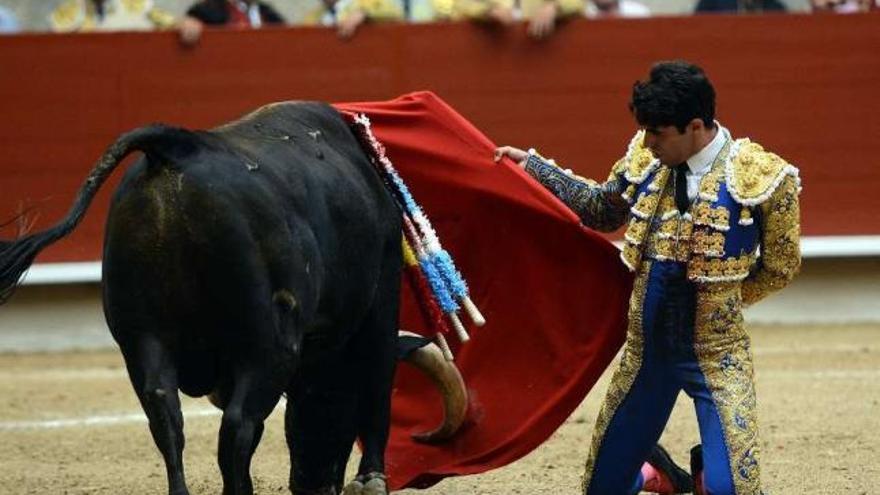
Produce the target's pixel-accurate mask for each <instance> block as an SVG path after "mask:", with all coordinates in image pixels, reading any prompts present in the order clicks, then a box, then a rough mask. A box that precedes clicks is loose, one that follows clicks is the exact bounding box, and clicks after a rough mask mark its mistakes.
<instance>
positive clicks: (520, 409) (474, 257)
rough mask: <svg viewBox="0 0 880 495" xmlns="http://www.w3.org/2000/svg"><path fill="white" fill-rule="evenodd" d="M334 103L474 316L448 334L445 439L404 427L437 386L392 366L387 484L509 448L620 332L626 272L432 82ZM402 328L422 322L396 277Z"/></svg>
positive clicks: (540, 432) (434, 420) (517, 446)
mask: <svg viewBox="0 0 880 495" xmlns="http://www.w3.org/2000/svg"><path fill="white" fill-rule="evenodd" d="M336 107H337V108H338V109H339V110H342V111H349V112H358V113H364V114H366V115H367V116H368V117H369V118H370V120H371V121H372V124H373V132H374V133H375V135H376V137H377V138H378V139H379V141H381V142H382V143H383V144H384V145H385V147H386V154H387V156H388V158H389V159H391V161H392V162H393V163H394V165H395V167H396V168H397V170H398V171H399V173H400V175H401V177H403V179H404V181H405V182H406V183H407V185H408V186H409V188H410V190H411V191H412V193H413V196H414V197H415V199H416V201H417V202H418V203H419V204H420V205H421V206H422V207H423V208H424V210H425V213H426V214H427V216H428V218H430V220H431V222H432V223H433V225H434V228H435V229H436V230H437V233H438V235H439V237H440V241H441V242H442V243H443V247H445V248H446V249H447V250H448V251H449V252H450V253H451V255H452V256H453V259H454V260H455V262H456V265H457V266H458V268H459V270H460V271H461V273H462V274H463V275H464V277H465V279H466V280H467V282H468V285H469V287H470V292H471V298H472V299H473V301H474V302H475V303H476V305H477V306H478V307H479V308H480V309H481V310H482V312H483V314H484V315H485V317H486V320H487V324H486V326H485V327H483V328H474V327H473V326H472V325H470V326H469V331H470V334H471V337H472V340H471V341H470V342H469V343H467V344H466V345H464V346H460V347H459V346H458V343H457V339H456V338H455V336H454V335H451V336H448V340H449V342H450V344H451V345H452V346H453V351H454V352H455V356H456V364H457V365H458V367H459V369H460V370H461V374H462V376H463V377H464V380H465V383H466V384H467V387H468V390H469V393H470V411H469V413H468V420H467V422H466V424H465V427H464V429H463V430H462V431H461V432H460V433H459V434H458V435H457V436H456V437H454V438H453V439H451V440H450V441H448V442H447V443H444V444H441V445H436V446H431V445H423V444H419V443H416V442H414V441H413V440H411V438H410V434H411V433H412V432H422V431H428V430H431V429H432V428H433V427H434V426H436V425H437V424H439V422H440V420H441V415H442V407H441V399H440V396H439V394H438V393H437V392H436V389H435V388H434V387H433V386H432V385H431V384H430V382H428V380H427V379H425V378H424V377H422V376H420V375H419V374H418V373H417V372H415V371H413V370H412V369H410V368H409V367H408V366H400V367H399V368H398V373H397V377H396V380H395V385H394V392H393V394H394V395H393V400H392V419H391V438H390V440H389V443H388V450H387V454H386V468H387V474H388V476H389V484H390V487H391V489H394V490H396V489H400V488H404V487H419V488H425V487H428V486H431V485H433V484H435V483H437V482H438V481H440V480H441V479H443V478H445V477H447V476H455V475H463V474H473V473H480V472H484V471H488V470H490V469H494V468H497V467H500V466H504V465H506V464H508V463H511V462H513V461H515V460H517V459H519V458H520V457H522V456H524V455H526V454H528V453H529V452H531V451H532V450H533V449H535V448H536V447H537V446H539V445H540V444H541V443H543V442H544V441H545V440H546V439H547V438H548V437H549V436H550V435H551V434H552V433H553V432H554V431H555V430H556V429H557V428H558V427H559V426H560V425H561V424H562V423H563V422H564V421H565V420H566V418H568V416H569V415H571V413H572V412H573V411H574V409H575V408H576V407H577V406H578V405H579V404H580V403H581V401H582V400H583V399H584V397H585V396H586V394H587V392H589V390H590V389H591V388H592V386H593V384H594V383H595V382H596V380H597V379H598V378H599V375H601V374H602V371H603V370H604V369H605V368H606V367H607V366H608V364H609V362H610V361H611V359H612V358H613V357H614V355H615V353H616V352H617V350H618V348H619V347H620V345H621V344H622V342H623V337H624V333H625V324H626V307H627V300H628V298H629V294H630V290H631V277H630V276H629V274H628V273H627V271H626V270H625V269H624V267H623V265H622V263H621V262H620V261H619V259H618V251H617V249H616V248H615V247H614V246H613V245H612V244H611V243H609V242H608V241H607V240H605V239H604V238H603V237H601V236H599V235H598V234H596V233H595V232H593V231H591V230H588V229H586V228H585V227H583V226H582V225H581V224H580V222H579V221H578V218H577V217H576V216H575V214H574V213H572V212H571V211H570V210H569V209H568V208H566V207H565V206H564V205H563V204H562V203H561V202H560V201H559V200H557V199H556V198H555V197H554V196H553V195H552V194H551V193H550V192H548V191H547V190H546V189H544V188H543V187H542V186H541V185H540V184H538V183H537V182H536V181H534V180H533V179H531V178H530V177H529V176H528V175H527V174H526V173H525V172H523V171H522V170H520V169H519V168H518V167H517V166H516V165H515V164H513V163H511V162H510V161H505V162H502V163H501V164H494V163H493V162H492V153H493V150H494V149H495V144H493V143H492V142H491V141H490V140H489V139H488V138H486V136H484V135H483V134H482V133H481V132H480V131H479V130H477V129H476V128H475V127H474V126H473V125H472V124H470V123H469V122H468V121H467V120H465V119H464V118H463V117H462V116H461V115H459V114H458V113H456V112H455V110H453V109H452V108H451V107H449V106H448V105H447V104H446V103H444V102H443V101H442V100H440V98H438V97H437V96H436V95H434V94H433V93H428V92H421V93H413V94H409V95H405V96H403V97H400V98H398V99H396V100H392V101H387V102H367V103H343V104H338V105H336ZM462 319H463V320H465V323H466V325H467V323H469V322H468V321H466V320H467V318H466V317H465V316H462ZM401 328H403V329H407V330H412V331H415V332H419V333H425V331H426V328H425V324H424V322H423V320H422V318H421V315H420V313H419V310H418V307H417V305H416V303H415V300H414V299H413V293H412V291H411V290H409V289H408V288H407V287H406V284H405V286H404V295H403V305H402V308H401ZM584 434H587V433H586V432H585V433H584Z"/></svg>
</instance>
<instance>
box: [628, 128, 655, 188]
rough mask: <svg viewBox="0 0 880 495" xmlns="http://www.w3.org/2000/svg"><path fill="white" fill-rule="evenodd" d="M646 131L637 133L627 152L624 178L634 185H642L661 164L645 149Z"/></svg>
mask: <svg viewBox="0 0 880 495" xmlns="http://www.w3.org/2000/svg"><path fill="white" fill-rule="evenodd" d="M644 140H645V131H644V130H640V131H638V132H636V135H635V136H633V138H632V140H631V141H630V142H629V147H628V148H627V151H626V157H625V158H624V160H626V169H625V171H624V174H623V176H624V177H625V178H626V180H627V181H629V182H631V183H633V184H641V183H642V182H644V181H645V179H647V178H648V176H649V175H650V174H651V172H652V171H654V169H655V168H657V166H658V165H659V164H660V161H659V160H657V159H655V158H654V155H653V154H651V151H650V150H648V149H647V148H645V147H644V145H643V143H644Z"/></svg>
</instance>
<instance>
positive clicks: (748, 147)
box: [725, 139, 800, 206]
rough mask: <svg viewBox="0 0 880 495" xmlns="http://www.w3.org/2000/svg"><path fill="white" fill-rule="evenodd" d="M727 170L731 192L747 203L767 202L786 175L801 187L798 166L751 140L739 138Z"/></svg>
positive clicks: (751, 204) (741, 201)
mask: <svg viewBox="0 0 880 495" xmlns="http://www.w3.org/2000/svg"><path fill="white" fill-rule="evenodd" d="M725 173H726V179H727V189H728V191H730V194H731V195H732V196H733V199H734V200H736V202H737V203H739V204H741V205H743V206H755V205H759V204H761V203H763V202H764V201H767V199H769V198H770V196H771V195H773V192H774V191H776V188H778V187H779V185H780V184H782V181H783V179H785V177H786V176H791V177H794V178H795V180H796V181H797V183H798V190H800V178H799V177H798V169H797V167H795V166H794V165H791V164H789V163H788V162H786V161H785V160H783V159H782V158H780V157H779V156H777V155H775V154H773V153H771V152H769V151H765V150H764V148H763V147H761V145H760V144H758V143H753V142H751V141H750V140H749V139H737V140H736V141H735V143H734V146H732V149H731V150H730V157H729V159H728V161H727V167H726V170H725Z"/></svg>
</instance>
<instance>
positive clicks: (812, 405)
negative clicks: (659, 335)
mask: <svg viewBox="0 0 880 495" xmlns="http://www.w3.org/2000/svg"><path fill="white" fill-rule="evenodd" d="M753 335H754V343H755V346H754V347H755V354H756V358H755V359H756V368H757V375H758V403H759V416H760V420H761V425H762V435H763V441H764V457H763V458H764V467H763V473H764V474H763V476H764V480H765V490H766V491H767V492H768V493H772V494H777V495H786V494H791V495H794V494H797V495H802V494H848V495H849V494H854V495H858V494H868V493H877V492H878V482H880V428H878V426H880V419H878V418H880V326H845V327H777V328H766V327H764V328H755V329H753ZM607 378H608V377H607V376H606V377H603V379H602V381H601V382H600V383H599V385H598V386H597V388H596V389H594V391H593V392H592V393H591V394H590V397H589V398H588V399H587V400H586V401H585V402H584V404H583V405H581V407H580V408H579V409H578V410H577V411H576V412H575V413H574V414H573V415H572V417H571V418H570V419H569V420H568V421H567V422H566V423H565V424H564V425H563V426H562V428H560V429H559V431H558V432H557V433H556V434H555V435H554V436H553V437H551V438H550V440H549V441H547V442H546V443H545V444H544V445H543V446H541V447H540V448H539V449H537V450H536V451H535V452H533V453H532V454H530V455H529V456H527V457H525V458H523V459H521V460H520V461H518V462H516V463H514V464H512V465H510V466H508V467H506V468H503V469H499V470H496V471H494V472H490V473H486V474H483V475H478V476H470V477H464V478H458V479H450V480H446V481H443V482H442V483H440V484H439V485H437V486H435V487H434V488H432V489H430V490H425V491H423V492H419V491H416V490H407V491H404V492H400V493H405V494H410V495H414V494H417V493H424V494H426V495H428V494H441V493H442V494H517V493H521V494H533V493H539V494H576V493H578V486H579V478H580V476H581V468H582V464H583V461H584V456H585V454H586V449H587V442H588V441H589V436H590V433H591V431H592V425H593V419H594V418H595V415H596V412H597V409H598V407H599V403H600V401H601V399H602V396H603V394H604V391H605V388H606V386H607ZM184 411H185V413H186V415H187V418H186V435H187V446H186V451H185V456H186V465H187V477H188V481H189V486H190V489H191V491H192V493H193V494H206V493H212V494H214V493H219V492H220V475H219V471H218V468H217V466H216V462H215V456H216V436H217V429H218V425H219V415H217V414H216V413H215V412H214V411H213V410H212V407H211V406H210V405H209V404H208V403H207V401H205V400H192V399H188V400H185V402H184ZM282 418H283V413H282V411H281V410H280V408H279V409H278V410H276V411H275V412H274V413H273V414H272V416H271V417H270V419H269V421H268V424H267V429H266V434H265V435H264V437H263V441H262V443H261V445H260V448H259V449H258V451H257V454H256V456H255V458H254V464H253V470H252V472H253V475H254V479H255V484H256V487H257V492H258V493H287V489H286V485H287V476H288V457H287V452H286V447H285V443H284V434H283V422H282ZM697 438H698V437H697V429H696V422H695V417H694V413H693V408H692V407H691V404H690V403H689V401H688V400H687V397H686V396H684V395H683V394H682V395H681V396H680V399H679V403H678V404H677V406H676V409H675V411H674V412H673V416H672V419H671V421H670V423H669V426H668V427H667V430H666V433H665V434H664V437H663V440H662V441H663V443H664V444H665V445H666V446H667V447H668V448H669V450H670V451H671V452H672V453H673V456H674V457H675V458H676V459H677V460H678V461H679V462H681V463H683V464H684V463H686V461H687V451H688V449H689V448H690V446H691V445H692V444H694V443H696V442H697ZM0 466H2V469H0V493H2V494H9V495H12V494H119V493H125V494H132V495H138V494H156V493H163V492H164V491H165V489H166V482H165V470H164V467H163V465H162V461H161V458H160V455H159V453H158V450H156V448H155V446H154V445H153V441H152V439H151V437H150V435H149V432H148V430H147V426H146V422H145V419H144V416H143V412H142V411H141V410H140V407H139V405H138V403H137V400H136V398H135V396H134V394H133V392H132V391H131V389H130V386H129V384H128V379H127V377H126V374H125V370H124V368H123V366H122V360H121V357H120V356H119V354H118V353H117V352H115V351H106V352H91V353H84V352H83V353H63V354H27V355H11V354H5V355H0Z"/></svg>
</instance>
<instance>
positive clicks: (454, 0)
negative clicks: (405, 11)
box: [410, 0, 516, 25]
mask: <svg viewBox="0 0 880 495" xmlns="http://www.w3.org/2000/svg"><path fill="white" fill-rule="evenodd" d="M466 19H470V20H474V21H487V22H494V23H499V24H502V25H509V24H512V23H513V22H514V21H515V20H516V13H515V10H514V4H513V2H512V1H509V0H421V1H420V0H410V20H413V21H416V22H419V21H436V20H445V21H460V20H466Z"/></svg>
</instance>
